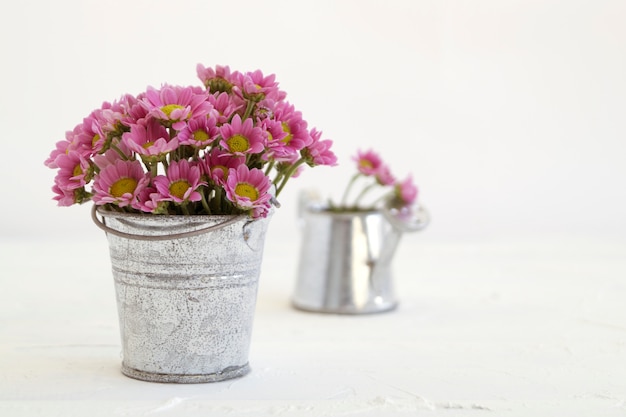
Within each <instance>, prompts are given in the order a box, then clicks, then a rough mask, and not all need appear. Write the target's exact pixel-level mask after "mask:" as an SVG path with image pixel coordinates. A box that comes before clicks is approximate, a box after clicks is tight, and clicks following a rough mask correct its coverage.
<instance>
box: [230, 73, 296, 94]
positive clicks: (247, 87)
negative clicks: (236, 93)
mask: <svg viewBox="0 0 626 417" xmlns="http://www.w3.org/2000/svg"><path fill="white" fill-rule="evenodd" d="M237 81H238V82H237V84H238V85H240V86H241V90H242V94H243V96H244V97H245V98H247V99H249V100H252V101H261V100H264V99H266V98H267V99H271V100H282V99H284V98H285V96H286V94H285V93H284V92H282V91H280V89H279V88H278V83H277V82H276V75H275V74H270V75H268V76H267V77H266V76H264V75H263V72H261V70H256V71H254V72H247V73H246V74H242V75H240V76H239V79H238V80H237Z"/></svg>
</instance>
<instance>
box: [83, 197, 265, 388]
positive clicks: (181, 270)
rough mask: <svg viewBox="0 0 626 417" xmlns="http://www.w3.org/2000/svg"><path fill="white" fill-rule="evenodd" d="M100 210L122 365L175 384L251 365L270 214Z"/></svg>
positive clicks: (220, 376) (216, 377)
mask: <svg viewBox="0 0 626 417" xmlns="http://www.w3.org/2000/svg"><path fill="white" fill-rule="evenodd" d="M97 214H99V215H100V216H101V217H102V220H100V219H99V218H98V216H97ZM97 214H96V208H95V206H94V210H93V212H92V217H93V219H94V221H95V222H96V224H97V225H98V226H99V227H100V228H102V229H104V230H105V231H106V232H107V238H108V242H109V250H110V255H111V264H112V269H113V277H114V280H115V290H116V295H117V306H118V314H119V324H120V333H121V340H122V351H123V361H122V373H123V374H124V375H126V376H129V377H131V378H135V379H140V380H144V381H151V382H176V383H200V382H215V381H222V380H225V379H230V378H236V377H240V376H243V375H245V374H247V373H248V372H249V371H250V367H249V364H248V352H249V347H250V337H251V333H252V324H253V318H254V310H255V306H256V296H257V284H258V278H259V274H260V267H261V261H262V256H263V245H264V240H265V232H266V229H267V225H268V223H269V217H268V218H265V219H259V220H254V221H251V220H250V219H249V218H248V217H247V216H202V215H199V216H183V215H175V216H174V215H172V216H167V215H146V214H128V213H115V212H111V211H107V210H103V209H101V208H98V209H97Z"/></svg>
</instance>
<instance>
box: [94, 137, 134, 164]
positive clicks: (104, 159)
mask: <svg viewBox="0 0 626 417" xmlns="http://www.w3.org/2000/svg"><path fill="white" fill-rule="evenodd" d="M115 147H116V148H117V150H114V149H109V150H108V151H106V152H105V153H103V154H100V155H95V156H94V157H93V163H94V164H96V166H97V167H98V168H99V169H104V168H106V167H107V166H109V165H111V164H115V163H116V162H117V161H119V160H121V159H125V160H131V159H133V158H132V152H131V151H130V149H128V146H126V144H125V143H124V142H118V143H116V144H115ZM119 152H121V153H122V154H124V155H125V158H122V155H120V153H119Z"/></svg>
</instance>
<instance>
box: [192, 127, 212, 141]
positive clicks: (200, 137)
mask: <svg viewBox="0 0 626 417" xmlns="http://www.w3.org/2000/svg"><path fill="white" fill-rule="evenodd" d="M193 139H194V140H195V141H197V142H206V141H207V140H209V134H208V133H207V132H205V131H204V130H196V131H195V132H193Z"/></svg>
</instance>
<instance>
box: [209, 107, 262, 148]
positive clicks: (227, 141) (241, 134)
mask: <svg viewBox="0 0 626 417" xmlns="http://www.w3.org/2000/svg"><path fill="white" fill-rule="evenodd" d="M220 133H221V134H222V140H221V141H220V145H221V146H222V147H223V148H224V149H225V150H226V151H227V152H228V153H230V154H232V155H246V154H255V153H261V152H263V150H264V149H265V141H264V139H263V131H262V130H261V128H259V127H256V126H254V125H253V122H252V119H250V118H248V119H246V120H245V121H244V122H242V121H241V117H239V115H238V114H237V115H235V117H233V120H232V121H231V122H230V123H229V124H225V125H223V126H222V127H220Z"/></svg>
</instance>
